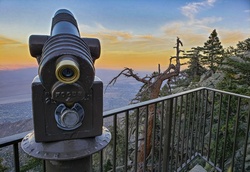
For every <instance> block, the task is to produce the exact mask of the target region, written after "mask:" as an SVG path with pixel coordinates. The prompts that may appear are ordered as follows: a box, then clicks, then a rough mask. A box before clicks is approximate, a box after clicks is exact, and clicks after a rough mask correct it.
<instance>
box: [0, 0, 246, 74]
mask: <svg viewBox="0 0 250 172" xmlns="http://www.w3.org/2000/svg"><path fill="white" fill-rule="evenodd" d="M60 8H67V9H69V10H70V11H71V12H72V13H73V14H74V16H75V17H76V19H77V21H78V26H79V29H80V31H81V35H82V37H95V38H98V39H99V40H100V41H101V46H102V47H101V48H102V54H101V57H100V58H99V59H98V60H97V61H96V64H95V65H96V67H97V68H108V69H123V68H124V67H132V68H134V69H137V70H157V66H158V64H161V66H162V67H164V66H167V65H168V63H169V58H170V57H171V56H174V55H175V51H174V49H173V47H174V46H175V41H176V38H177V36H178V37H180V39H181V40H182V42H183V43H184V46H183V47H182V48H183V49H184V50H189V49H190V48H191V47H194V46H203V44H204V42H205V41H206V40H207V38H208V36H209V34H210V33H211V32H212V30H213V29H216V30H217V32H218V36H219V38H220V40H221V42H222V45H223V47H224V48H226V47H228V46H235V45H236V44H237V42H238V41H242V40H245V39H246V38H248V37H249V36H250V10H249V9H250V3H249V1H248V0H239V1H230V2H229V1H225V0H193V1H190V0H186V1H174V0H173V1H171V2H165V1H163V0H162V1H150V0H145V1H142V0H139V1H136V2H134V1H130V0H129V1H121V2H120V1H119V3H118V2H116V1H114V0H108V1H105V3H104V2H103V1H100V0H93V1H77V0H75V1H70V3H69V2H68V1H59V0H55V1H53V2H52V1H29V0H27V1H22V2H21V3H20V1H18V0H13V1H8V0H2V1H0V16H1V17H0V23H1V27H0V70H6V69H18V68H27V67H34V66H37V62H36V60H35V59H34V58H32V57H31V56H30V54H29V48H28V38H29V36H30V35H32V34H41V35H49V34H50V25H51V19H52V17H53V15H54V13H55V11H57V10H58V9H60ZM13 9H15V10H13Z"/></svg>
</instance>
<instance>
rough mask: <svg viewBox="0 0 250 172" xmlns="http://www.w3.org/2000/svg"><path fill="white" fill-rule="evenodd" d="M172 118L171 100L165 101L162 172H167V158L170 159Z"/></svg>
mask: <svg viewBox="0 0 250 172" xmlns="http://www.w3.org/2000/svg"><path fill="white" fill-rule="evenodd" d="M172 116H173V98H171V99H169V100H167V111H166V114H165V128H164V148H163V171H164V172H168V171H169V169H168V168H169V158H170V142H171V127H172ZM170 171H171V169H170Z"/></svg>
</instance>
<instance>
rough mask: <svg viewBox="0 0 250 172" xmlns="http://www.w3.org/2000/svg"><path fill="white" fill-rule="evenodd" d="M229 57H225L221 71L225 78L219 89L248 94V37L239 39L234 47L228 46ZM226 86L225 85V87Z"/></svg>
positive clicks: (249, 52) (249, 62)
mask: <svg viewBox="0 0 250 172" xmlns="http://www.w3.org/2000/svg"><path fill="white" fill-rule="evenodd" d="M229 51H230V52H231V57H229V58H227V60H226V62H225V67H223V71H224V73H225V75H226V76H225V79H224V81H222V83H221V84H220V85H221V87H220V86H219V88H220V89H223V90H225V89H226V90H227V91H232V92H237V93H240V94H245V95H246V94H248V95H249V94H250V91H249V86H250V68H249V66H250V38H248V39H246V40H245V41H240V42H239V43H238V44H237V47H236V48H235V49H234V48H232V47H230V50H229ZM225 86H226V87H225Z"/></svg>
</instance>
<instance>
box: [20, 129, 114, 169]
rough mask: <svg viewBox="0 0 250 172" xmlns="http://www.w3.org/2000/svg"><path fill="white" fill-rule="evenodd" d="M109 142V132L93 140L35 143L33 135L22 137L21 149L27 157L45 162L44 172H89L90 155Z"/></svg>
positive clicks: (106, 130)
mask: <svg viewBox="0 0 250 172" xmlns="http://www.w3.org/2000/svg"><path fill="white" fill-rule="evenodd" d="M110 140H111V134H110V132H109V130H108V129H107V128H105V127H103V132H102V135H100V136H96V137H94V138H86V139H75V140H65V141H58V142H48V143H37V142H35V138H34V133H29V134H28V135H26V136H25V137H24V139H23V140H22V143H21V147H22V149H23V150H24V152H25V153H27V154H28V155H30V156H32V157H34V158H38V159H43V160H45V163H46V172H73V171H74V172H80V171H81V172H83V171H84V172H85V171H86V172H91V171H92V161H91V159H92V154H94V153H96V152H98V151H100V150H102V149H104V148H105V147H106V146H107V145H108V143H109V142H110Z"/></svg>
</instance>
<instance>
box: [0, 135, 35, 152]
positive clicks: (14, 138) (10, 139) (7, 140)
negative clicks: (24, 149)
mask: <svg viewBox="0 0 250 172" xmlns="http://www.w3.org/2000/svg"><path fill="white" fill-rule="evenodd" d="M30 132H31V131H26V132H23V133H18V134H14V135H10V136H7V137H2V138H0V148H1V147H5V146H9V145H12V144H15V143H19V142H21V141H22V139H23V138H24V137H25V136H26V135H27V134H28V133H30Z"/></svg>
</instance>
